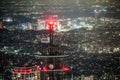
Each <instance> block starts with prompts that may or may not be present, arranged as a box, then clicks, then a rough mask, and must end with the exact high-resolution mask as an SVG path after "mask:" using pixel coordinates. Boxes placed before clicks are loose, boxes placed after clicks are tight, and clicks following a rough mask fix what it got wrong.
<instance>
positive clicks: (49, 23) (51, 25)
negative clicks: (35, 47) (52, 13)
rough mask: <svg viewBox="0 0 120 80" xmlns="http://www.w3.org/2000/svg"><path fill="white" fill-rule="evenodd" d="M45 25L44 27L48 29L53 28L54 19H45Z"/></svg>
mask: <svg viewBox="0 0 120 80" xmlns="http://www.w3.org/2000/svg"><path fill="white" fill-rule="evenodd" d="M45 23H46V25H48V27H50V28H51V27H53V26H55V25H56V19H55V18H53V17H50V18H47V19H46V20H45Z"/></svg>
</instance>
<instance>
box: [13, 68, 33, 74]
mask: <svg viewBox="0 0 120 80" xmlns="http://www.w3.org/2000/svg"><path fill="white" fill-rule="evenodd" d="M13 72H17V73H24V74H26V73H30V72H32V70H31V69H21V70H19V69H13Z"/></svg>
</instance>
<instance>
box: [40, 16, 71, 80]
mask: <svg viewBox="0 0 120 80" xmlns="http://www.w3.org/2000/svg"><path fill="white" fill-rule="evenodd" d="M56 21H57V20H56V19H55V18H53V17H52V16H50V17H49V18H47V19H46V20H45V23H46V26H48V27H49V38H50V44H48V46H47V49H48V52H49V55H43V56H39V57H40V58H43V59H44V61H45V64H44V66H43V68H42V70H41V75H42V77H41V78H43V80H63V79H64V74H65V73H66V72H67V71H69V68H68V66H65V64H64V58H65V57H66V56H67V55H65V54H64V53H63V51H62V50H63V49H61V48H62V47H58V46H57V47H56V46H55V44H54V43H53V41H54V39H53V37H54V27H55V24H56ZM43 48H44V49H45V47H43Z"/></svg>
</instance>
